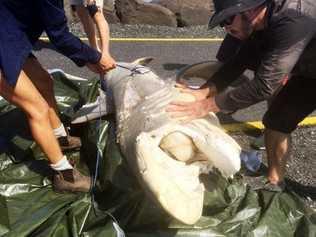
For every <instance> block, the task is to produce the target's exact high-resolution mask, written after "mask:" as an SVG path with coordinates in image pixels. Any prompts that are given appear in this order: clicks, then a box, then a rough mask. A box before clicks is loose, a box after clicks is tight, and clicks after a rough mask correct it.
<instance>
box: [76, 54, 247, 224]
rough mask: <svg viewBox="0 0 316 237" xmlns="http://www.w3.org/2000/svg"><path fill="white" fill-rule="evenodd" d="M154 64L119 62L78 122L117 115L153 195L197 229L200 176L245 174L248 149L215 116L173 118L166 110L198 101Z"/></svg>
mask: <svg viewBox="0 0 316 237" xmlns="http://www.w3.org/2000/svg"><path fill="white" fill-rule="evenodd" d="M151 60H152V59H151V58H142V59H138V60H135V61H133V62H130V63H126V62H119V63H118V64H117V67H116V68H115V69H113V70H111V71H109V72H108V73H107V74H106V76H105V80H104V81H103V84H104V85H103V89H100V90H99V97H98V98H97V100H96V101H95V102H93V103H90V104H86V105H84V106H82V107H81V108H80V109H79V110H78V111H77V112H76V113H75V115H74V117H73V120H72V123H74V124H75V123H83V122H86V121H89V120H92V119H96V118H98V117H100V116H103V115H106V114H111V113H112V114H115V118H116V124H117V127H116V139H117V142H118V144H119V146H120V149H121V152H122V154H123V156H124V157H126V160H127V162H128V164H129V166H130V168H131V169H132V171H133V174H134V175H135V176H136V177H137V179H138V180H139V182H140V184H141V186H142V187H143V188H144V190H145V192H146V193H147V195H149V196H150V197H151V198H152V199H153V200H154V201H155V202H157V203H158V204H159V205H160V206H161V207H162V208H163V209H164V210H165V211H166V212H167V213H168V214H169V215H171V216H172V217H174V218H175V219H177V220H178V221H180V222H182V223H185V224H189V225H192V224H194V223H196V222H197V221H198V220H199V219H200V218H201V216H202V211H203V201H204V191H205V187H204V184H203V182H201V180H200V175H201V174H209V172H212V171H213V170H214V169H217V170H218V171H219V172H220V173H221V174H222V175H223V176H224V177H227V178H229V177H233V176H234V174H236V172H238V171H239V170H240V166H241V164H240V155H241V152H242V150H241V147H240V146H239V145H238V143H237V142H236V141H235V140H234V139H233V138H232V137H231V136H229V135H228V134H227V133H226V132H225V131H224V130H223V128H222V127H221V125H220V123H219V120H218V118H217V117H216V115H215V114H214V113H209V115H207V116H205V117H203V118H200V119H196V120H193V121H191V122H188V123H181V122H179V121H177V120H174V119H173V118H171V117H170V115H169V114H168V113H167V112H166V107H167V106H168V104H169V103H170V102H171V101H175V100H177V101H194V100H195V98H194V97H193V96H192V95H191V94H186V93H182V92H180V91H179V90H178V89H177V88H176V86H175V84H176V80H175V78H168V79H164V78H161V77H159V76H158V75H157V74H156V73H155V72H153V70H152V69H151V68H150V67H148V63H149V62H150V61H151ZM217 68H218V67H217V66H215V65H214V68H213V70H211V72H210V73H215V71H216V70H217Z"/></svg>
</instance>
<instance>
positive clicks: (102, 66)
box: [86, 54, 116, 75]
mask: <svg viewBox="0 0 316 237" xmlns="http://www.w3.org/2000/svg"><path fill="white" fill-rule="evenodd" d="M86 66H87V67H88V68H89V69H90V70H91V71H92V72H94V73H97V74H101V75H103V74H105V73H106V72H108V71H110V70H111V69H113V68H115V67H116V64H115V60H114V59H113V58H112V57H111V56H110V55H108V54H102V56H101V59H100V61H99V62H97V63H95V64H93V63H86Z"/></svg>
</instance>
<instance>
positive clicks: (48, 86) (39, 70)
mask: <svg viewBox="0 0 316 237" xmlns="http://www.w3.org/2000/svg"><path fill="white" fill-rule="evenodd" d="M23 70H24V72H25V74H26V75H27V77H28V78H29V79H30V80H31V81H32V83H33V84H34V86H35V87H36V88H37V90H38V91H39V93H40V94H41V95H42V97H43V98H44V100H45V101H46V102H47V104H48V106H49V108H48V115H49V120H50V123H51V126H52V128H53V129H56V128H58V127H60V126H61V121H60V119H59V117H58V108H57V102H56V99H55V95H54V82H53V78H52V77H51V76H50V74H49V73H48V72H47V71H46V70H45V69H44V68H43V67H42V65H41V64H40V63H39V62H38V61H37V59H36V58H32V57H30V58H28V59H27V60H26V62H25V64H24V66H23Z"/></svg>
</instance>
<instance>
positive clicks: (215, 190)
mask: <svg viewBox="0 0 316 237" xmlns="http://www.w3.org/2000/svg"><path fill="white" fill-rule="evenodd" d="M53 75H54V78H55V79H54V80H55V94H56V98H57V101H58V105H59V108H60V110H61V118H62V120H63V121H64V123H65V124H68V125H69V121H70V118H71V116H72V114H73V113H74V110H76V109H77V108H78V107H79V106H80V105H82V104H83V103H86V102H91V101H93V100H95V98H96V96H97V93H98V90H97V88H98V87H99V83H98V80H96V79H92V80H90V81H89V82H80V83H79V82H76V81H71V80H69V79H67V78H66V76H65V75H63V74H61V73H58V72H55V73H53ZM72 132H73V133H74V135H80V136H81V138H82V144H83V147H82V149H81V151H80V152H72V153H67V156H68V158H69V159H72V160H74V161H75V162H76V165H77V167H78V168H79V169H81V170H82V171H83V172H86V173H88V172H89V170H90V173H91V174H94V170H95V164H96V157H97V151H100V158H101V163H100V165H99V169H98V170H99V176H98V182H97V185H96V190H95V194H94V195H93V198H92V196H91V195H90V194H57V193H55V192H53V191H52V187H51V179H50V177H51V174H52V172H51V170H50V169H49V167H48V163H47V160H46V159H45V156H44V155H43V153H42V152H41V151H40V149H39V148H38V146H37V145H36V144H35V143H34V142H33V141H32V139H31V136H30V133H29V130H28V126H27V123H26V119H25V116H24V115H23V113H22V112H21V111H20V110H19V109H16V108H14V107H13V106H11V105H8V104H7V102H5V101H4V100H1V101H0V146H1V153H0V235H1V236H19V237H21V236H45V237H47V236H58V237H63V236H65V237H66V236H106V237H110V236H118V235H117V231H116V229H115V227H114V224H113V220H114V218H115V219H116V221H117V222H118V224H119V226H120V227H121V228H122V229H123V230H124V232H125V234H126V236H132V237H145V236H146V237H148V236H149V237H151V236H163V237H170V236H203V237H204V236H254V237H255V236H310V237H315V236H316V214H315V212H313V211H312V210H311V209H309V208H308V207H305V206H304V204H303V202H302V201H301V200H300V199H299V197H298V196H296V195H295V194H294V193H289V192H284V193H272V192H267V191H253V190H251V189H250V188H249V187H248V186H246V185H245V184H243V183H242V180H241V179H240V178H238V177H237V178H235V179H233V180H226V179H224V178H222V177H221V176H220V175H218V174H216V172H214V173H210V174H209V175H203V176H202V177H201V179H202V180H203V182H204V183H205V187H206V191H205V201H204V209H203V216H202V218H201V219H200V220H199V221H198V222H197V223H196V224H195V225H194V226H187V225H183V224H181V223H179V222H177V221H176V220H174V219H172V218H170V217H169V216H168V214H166V213H165V212H164V211H163V210H162V209H161V208H160V207H159V206H157V204H156V203H154V202H153V201H151V200H150V199H149V198H148V197H147V196H146V195H145V194H144V192H143V191H142V190H141V188H140V186H139V185H138V183H137V181H136V178H135V177H134V176H133V174H132V173H131V170H130V169H129V168H128V166H127V162H126V160H125V159H124V157H122V156H121V154H120V151H119V148H118V146H117V144H116V142H115V122H114V119H113V117H111V116H107V117H103V118H102V120H100V121H99V120H97V121H92V122H89V123H86V124H82V125H79V126H76V127H72Z"/></svg>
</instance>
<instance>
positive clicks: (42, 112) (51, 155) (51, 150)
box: [0, 59, 91, 192]
mask: <svg viewBox="0 0 316 237" xmlns="http://www.w3.org/2000/svg"><path fill="white" fill-rule="evenodd" d="M27 60H29V59H27ZM36 65H37V64H34V68H33V69H34V70H35V71H36V68H37V67H38V66H36ZM38 70H40V68H38ZM0 95H1V96H3V97H4V98H5V99H6V100H7V101H9V102H10V103H12V104H14V105H16V106H18V107H20V108H21V109H22V110H23V111H24V112H25V113H26V116H27V120H28V123H29V126H30V130H31V133H32V135H33V138H34V140H35V141H36V142H37V144H38V145H39V146H40V147H41V149H42V150H43V152H44V153H45V155H46V156H47V158H48V160H49V162H50V163H51V164H50V165H51V167H52V168H53V169H54V170H55V175H54V180H53V188H54V190H55V191H58V192H65V191H71V192H88V191H89V190H90V188H91V178H90V177H87V176H84V175H82V174H81V173H80V172H79V171H77V170H76V169H74V168H73V167H72V166H71V165H70V164H69V162H68V160H67V158H66V157H65V156H63V154H62V152H61V149H60V147H59V144H58V142H57V139H56V137H55V135H54V132H53V128H52V126H51V122H50V115H49V110H50V107H49V105H48V103H47V102H46V101H45V99H44V98H43V96H42V95H41V94H40V92H39V91H38V90H37V88H36V87H35V86H34V85H33V83H32V81H31V80H30V78H29V77H28V75H27V74H26V73H25V71H24V68H23V69H22V71H21V73H20V75H19V77H18V81H17V83H16V85H15V87H12V86H11V85H9V84H8V83H7V82H6V80H5V78H4V76H3V74H2V72H1V70H0Z"/></svg>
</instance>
